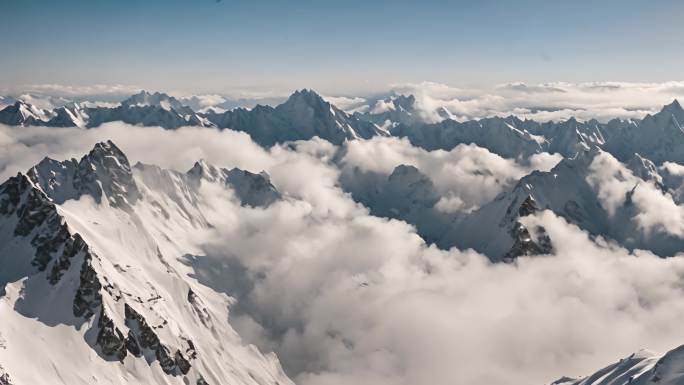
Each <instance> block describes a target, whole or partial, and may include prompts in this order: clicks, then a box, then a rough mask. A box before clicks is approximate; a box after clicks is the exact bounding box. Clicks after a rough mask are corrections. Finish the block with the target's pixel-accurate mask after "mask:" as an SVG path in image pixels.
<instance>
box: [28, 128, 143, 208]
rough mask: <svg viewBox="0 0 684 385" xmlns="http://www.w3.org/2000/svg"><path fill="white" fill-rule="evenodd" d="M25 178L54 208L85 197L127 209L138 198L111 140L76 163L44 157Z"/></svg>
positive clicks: (121, 155) (122, 156)
mask: <svg viewBox="0 0 684 385" xmlns="http://www.w3.org/2000/svg"><path fill="white" fill-rule="evenodd" d="M27 175H28V176H29V178H31V180H32V181H33V182H34V183H35V184H36V185H38V186H40V188H41V190H42V191H43V192H44V193H45V194H46V195H47V196H48V197H49V198H50V199H51V200H53V201H54V202H56V203H58V204H61V203H63V202H65V201H67V200H69V199H78V198H79V197H80V196H81V195H85V194H87V195H90V196H92V197H93V199H95V201H97V202H101V201H102V200H103V199H104V200H106V201H107V202H109V204H110V205H112V206H115V207H122V208H129V207H130V205H131V204H134V203H135V202H136V200H137V199H138V197H139V191H138V187H137V185H136V183H135V181H134V180H133V174H132V171H131V166H130V164H129V162H128V158H127V157H126V155H125V154H124V153H123V151H121V149H119V148H118V147H117V146H116V145H115V144H114V143H113V142H112V141H111V140H108V141H106V142H99V143H96V144H95V146H94V147H93V149H92V150H91V151H90V152H89V153H88V154H86V155H84V156H83V157H82V158H81V160H80V161H76V159H70V160H65V161H61V162H60V161H56V160H54V159H51V158H47V157H46V158H44V159H43V160H42V161H41V162H40V163H38V164H37V165H35V166H34V167H32V168H31V169H30V170H29V171H28V173H27Z"/></svg>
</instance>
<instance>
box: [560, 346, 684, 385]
mask: <svg viewBox="0 0 684 385" xmlns="http://www.w3.org/2000/svg"><path fill="white" fill-rule="evenodd" d="M561 384H562V385H681V384H684V346H680V347H678V348H676V349H673V350H670V351H669V352H667V353H665V354H663V355H659V354H656V353H653V352H650V351H647V350H642V351H639V352H636V353H633V354H631V355H630V356H629V357H626V358H623V359H621V360H620V361H618V362H616V363H613V364H611V365H608V366H606V367H605V368H603V369H601V370H599V371H597V372H596V373H594V374H591V375H589V376H587V377H584V378H581V379H572V378H568V377H564V378H562V379H560V380H557V381H555V382H553V383H552V384H551V385H561Z"/></svg>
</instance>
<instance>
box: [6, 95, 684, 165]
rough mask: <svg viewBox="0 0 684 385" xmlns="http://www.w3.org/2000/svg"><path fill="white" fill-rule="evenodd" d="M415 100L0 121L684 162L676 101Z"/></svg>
mask: <svg viewBox="0 0 684 385" xmlns="http://www.w3.org/2000/svg"><path fill="white" fill-rule="evenodd" d="M415 104H416V99H415V97H413V96H412V95H409V96H403V95H399V96H393V97H390V98H388V99H384V100H379V101H378V102H377V103H376V108H374V109H373V110H371V111H368V112H366V113H358V112H357V113H355V114H353V115H350V114H347V113H346V112H344V111H342V110H341V109H339V108H337V107H335V106H334V105H332V104H331V103H329V102H327V101H325V100H324V99H323V98H322V97H321V96H320V95H318V94H317V93H315V92H314V91H312V90H301V91H297V92H295V93H294V94H292V95H291V96H290V97H289V98H288V99H287V101H285V102H284V103H282V104H280V105H278V106H276V107H270V106H263V105H257V106H256V107H254V108H253V109H249V110H248V109H245V108H237V109H234V110H229V111H225V112H222V113H219V112H216V111H213V110H209V111H207V112H204V113H199V112H195V111H193V110H192V109H191V108H190V107H188V106H185V105H183V103H182V102H181V101H179V100H178V99H176V98H174V97H172V96H169V95H166V94H163V93H159V92H155V93H149V92H146V91H142V92H140V93H138V94H135V95H132V96H131V97H129V98H128V99H126V100H124V101H122V102H121V104H120V105H119V106H116V107H92V106H91V107H85V106H84V105H82V104H78V103H62V106H60V107H58V108H56V109H54V110H51V111H49V110H43V109H40V108H38V107H36V106H34V105H32V104H29V103H26V102H24V101H16V102H15V103H14V104H13V105H11V106H8V107H6V108H4V109H3V110H0V123H2V124H6V125H24V126H25V125H42V126H54V127H85V128H92V127H97V126H99V125H101V124H103V123H107V122H113V121H121V122H124V123H128V124H133V125H142V126H160V127H164V128H167V129H175V128H179V127H182V126H200V127H217V128H220V129H232V130H237V131H243V132H246V133H248V134H249V135H250V136H251V137H252V139H253V140H254V141H255V142H257V143H259V144H261V145H263V146H272V145H274V144H276V143H283V142H286V141H293V140H307V139H310V138H313V137H315V136H318V137H320V138H322V139H325V140H328V141H329V142H331V143H333V144H338V145H339V144H341V143H343V142H344V141H345V140H354V139H368V138H371V137H374V136H387V135H392V136H397V137H406V138H408V139H409V141H410V142H411V143H412V144H413V145H415V146H419V147H422V148H424V149H427V150H436V149H443V150H450V149H453V148H454V147H456V146H457V145H459V144H476V145H478V146H480V147H483V148H486V149H488V150H489V151H491V152H493V153H496V154H499V155H501V156H503V157H506V158H526V157H529V156H530V155H533V154H537V153H541V152H549V153H558V154H561V155H563V156H564V157H572V156H574V155H575V154H576V153H578V152H579V151H583V150H586V149H589V148H592V147H599V148H602V149H604V150H605V151H607V152H609V153H611V154H613V155H614V156H615V157H616V158H618V159H619V160H621V161H623V162H627V161H628V160H629V159H631V158H632V155H633V154H634V153H638V154H640V155H641V156H643V157H645V158H647V159H650V160H651V161H653V162H654V163H655V164H656V165H660V164H662V163H663V162H665V161H668V160H669V161H673V162H680V163H682V162H684V128H682V123H681V122H682V121H684V109H682V106H681V105H680V104H679V102H678V101H676V100H675V101H674V102H672V103H671V104H669V105H667V106H665V107H663V109H662V110H661V111H660V112H658V113H656V114H654V115H648V116H646V117H645V118H644V119H643V120H620V119H613V120H611V121H609V122H608V123H600V122H598V121H596V120H589V121H586V122H580V121H578V120H576V119H569V120H566V121H561V122H552V121H549V122H545V123H539V122H536V121H533V120H527V119H526V120H521V119H519V118H517V117H515V116H509V117H505V118H501V117H493V118H485V119H480V120H471V121H465V122H458V121H455V120H453V116H451V114H450V113H449V112H448V111H446V110H444V111H441V112H440V111H438V113H440V114H442V115H443V117H444V118H445V120H443V121H441V122H439V123H431V124H426V123H424V122H423V120H422V119H421V118H420V116H419V114H418V112H417V110H416V108H415Z"/></svg>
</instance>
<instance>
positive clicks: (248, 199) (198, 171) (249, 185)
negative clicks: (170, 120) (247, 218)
mask: <svg viewBox="0 0 684 385" xmlns="http://www.w3.org/2000/svg"><path fill="white" fill-rule="evenodd" d="M186 176H187V178H188V179H189V184H190V185H193V186H198V185H199V183H200V182H201V181H203V180H204V181H208V182H211V183H218V184H223V185H226V186H228V187H230V188H232V189H233V191H234V192H235V195H236V196H237V198H238V199H240V203H241V204H242V205H247V206H252V207H267V206H269V205H271V204H272V203H274V202H275V201H277V200H279V199H280V198H281V195H280V193H279V192H278V190H277V189H276V188H275V186H273V184H272V183H271V178H270V177H269V175H268V174H267V173H266V172H264V171H262V172H260V173H258V174H255V173H252V172H249V171H246V170H241V169H239V168H233V169H231V170H228V169H225V168H218V167H216V166H214V165H211V164H209V163H207V162H206V161H204V160H200V161H198V162H195V164H194V165H193V167H192V168H191V169H190V170H188V172H187V173H186Z"/></svg>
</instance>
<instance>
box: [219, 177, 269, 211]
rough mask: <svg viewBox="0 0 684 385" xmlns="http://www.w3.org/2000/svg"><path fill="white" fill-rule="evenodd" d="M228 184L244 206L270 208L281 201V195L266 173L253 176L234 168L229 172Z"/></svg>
mask: <svg viewBox="0 0 684 385" xmlns="http://www.w3.org/2000/svg"><path fill="white" fill-rule="evenodd" d="M226 182H227V183H228V184H230V185H231V186H232V187H233V190H234V191H235V194H236V195H237V196H238V198H239V199H240V201H241V202H242V204H243V205H248V206H252V207H257V206H269V205H271V204H272V203H273V202H275V201H277V200H278V199H280V193H279V192H278V190H276V188H275V187H274V186H273V185H272V184H271V179H270V178H269V176H268V174H266V173H265V172H261V173H259V174H253V173H251V172H249V171H245V170H240V169H239V168H233V169H232V170H230V171H228V173H227V175H226Z"/></svg>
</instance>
